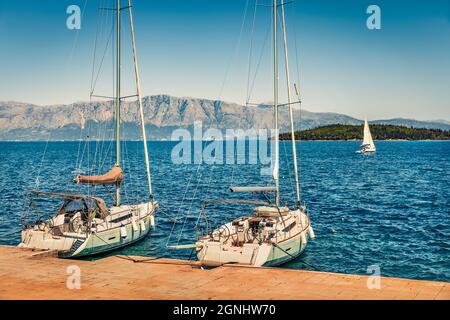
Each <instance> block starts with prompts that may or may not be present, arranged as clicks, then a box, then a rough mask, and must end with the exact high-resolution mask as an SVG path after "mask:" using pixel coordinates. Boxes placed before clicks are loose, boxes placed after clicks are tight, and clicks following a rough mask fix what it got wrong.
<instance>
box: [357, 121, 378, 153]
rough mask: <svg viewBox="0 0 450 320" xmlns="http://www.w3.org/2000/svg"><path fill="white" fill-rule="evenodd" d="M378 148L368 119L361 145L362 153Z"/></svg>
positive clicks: (365, 122)
mask: <svg viewBox="0 0 450 320" xmlns="http://www.w3.org/2000/svg"><path fill="white" fill-rule="evenodd" d="M376 150H377V149H376V148H375V144H374V143H373V139H372V134H371V133H370V129H369V123H368V122H367V119H365V120H364V137H363V141H362V144H361V146H360V147H359V152H360V153H372V152H375V151H376Z"/></svg>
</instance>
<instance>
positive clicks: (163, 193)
mask: <svg viewBox="0 0 450 320" xmlns="http://www.w3.org/2000/svg"><path fill="white" fill-rule="evenodd" d="M175 144H176V143H175V142H149V149H150V158H151V159H150V160H151V170H152V178H153V186H154V196H155V198H156V200H158V201H159V203H160V210H159V211H158V214H157V228H156V229H155V230H154V231H152V233H151V234H150V235H149V236H148V237H147V238H146V239H145V240H143V241H142V242H139V243H137V244H135V245H132V246H130V247H128V248H124V249H122V250H118V251H116V252H113V254H128V255H143V256H158V257H159V256H163V257H175V258H184V259H189V258H192V259H194V258H195V257H194V256H191V257H190V253H191V252H190V251H174V250H167V249H166V248H165V246H166V244H177V243H179V244H184V243H191V242H192V241H193V240H194V239H195V223H196V221H197V219H198V215H199V211H200V210H199V208H200V202H201V200H205V199H219V198H236V197H238V196H239V197H241V198H245V199H254V198H252V195H246V194H241V195H236V194H230V193H229V192H228V187H229V186H230V185H261V184H265V183H268V182H270V177H269V176H261V166H260V165H252V164H240V165H207V164H202V165H201V166H199V165H197V164H179V165H175V164H173V163H172V161H171V151H172V149H173V147H174V146H175ZM358 144H359V142H301V143H300V144H299V146H298V147H299V157H300V163H301V184H302V196H303V200H305V201H306V203H307V205H308V208H309V212H310V216H311V219H312V225H313V227H314V230H315V233H316V239H315V240H314V241H311V242H310V243H309V244H308V247H307V250H306V252H305V254H304V255H303V256H301V257H300V258H299V259H298V260H296V261H294V262H291V263H289V264H287V265H285V266H283V267H284V268H298V269H310V270H311V269H317V270H320V271H331V272H341V273H353V274H367V269H368V267H369V266H372V265H378V266H379V267H380V270H381V275H384V276H394V277H405V278H415V279H430V280H443V281H450V226H449V220H450V142H444V141H420V142H406V141H389V142H388V141H386V142H377V149H378V150H377V153H376V154H374V155H370V156H363V155H361V154H357V153H355V150H356V149H357V148H358ZM122 149H123V151H124V152H123V154H124V155H123V158H124V160H126V162H125V165H124V171H125V183H124V185H123V189H124V195H123V200H124V202H127V201H129V202H134V201H138V200H141V201H144V200H145V192H146V190H147V189H146V176H145V166H144V159H143V155H142V148H141V143H140V142H126V143H124V144H123V146H122ZM280 151H281V174H280V176H281V184H282V200H283V201H288V202H289V201H291V200H293V199H294V192H293V183H292V182H293V177H292V168H291V162H287V160H288V159H290V144H289V143H288V142H282V143H281V147H280ZM113 152H114V144H111V143H110V142H103V143H98V144H97V143H95V142H91V143H90V144H86V143H84V142H83V143H81V144H80V143H79V142H49V143H46V142H0V172H1V175H0V245H16V244H18V243H19V240H20V228H21V226H20V225H21V217H27V218H28V219H29V221H31V220H33V219H35V218H33V217H34V215H33V214H31V213H29V212H28V211H27V208H28V204H29V203H30V198H29V197H27V196H26V192H25V191H26V190H27V189H33V188H35V186H36V183H38V185H39V188H40V189H41V190H45V191H76V192H94V191H95V192H97V193H98V194H100V195H102V196H104V197H105V198H107V199H110V198H111V195H110V193H109V192H111V191H112V190H105V189H104V188H103V187H98V189H97V190H94V189H90V190H87V189H86V187H81V188H80V187H79V186H76V185H74V184H73V183H72V178H73V176H74V170H75V169H76V168H77V167H81V169H82V171H83V172H87V171H88V170H89V169H91V170H92V172H93V173H98V172H99V171H100V170H103V171H106V170H108V167H109V166H111V165H112V163H113ZM88 163H90V164H91V165H92V166H91V167H89V166H88V165H87V164H88ZM93 168H95V169H93ZM36 203H37V205H36V207H38V208H39V214H40V215H41V216H46V215H49V214H52V213H53V212H54V210H56V209H57V206H58V203H57V202H54V201H48V202H36ZM27 212H28V213H27ZM249 213H251V207H249V206H245V205H244V206H235V205H229V204H228V205H224V206H221V207H212V208H211V210H210V211H208V218H209V220H210V223H211V224H212V225H215V226H217V225H218V224H220V223H222V222H225V221H229V220H231V219H233V218H236V217H238V216H240V215H244V214H249ZM177 218H178V222H177V223H174V222H173V221H174V219H177Z"/></svg>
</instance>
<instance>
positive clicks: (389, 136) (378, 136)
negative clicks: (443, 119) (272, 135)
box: [280, 124, 450, 140]
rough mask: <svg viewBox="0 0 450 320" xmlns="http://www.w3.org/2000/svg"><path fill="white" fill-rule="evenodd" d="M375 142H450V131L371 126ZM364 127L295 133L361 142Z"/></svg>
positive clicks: (339, 126) (288, 136)
mask: <svg viewBox="0 0 450 320" xmlns="http://www.w3.org/2000/svg"><path fill="white" fill-rule="evenodd" d="M370 132H371V133H372V137H373V139H374V140H450V131H444V130H440V129H426V128H412V127H411V128H408V127H403V126H395V125H385V124H371V125H370ZM362 137H363V125H359V126H355V125H343V124H332V125H327V126H323V127H318V128H314V129H309V130H302V131H295V139H296V140H361V139H362ZM290 139H291V133H290V132H286V133H282V134H280V140H290Z"/></svg>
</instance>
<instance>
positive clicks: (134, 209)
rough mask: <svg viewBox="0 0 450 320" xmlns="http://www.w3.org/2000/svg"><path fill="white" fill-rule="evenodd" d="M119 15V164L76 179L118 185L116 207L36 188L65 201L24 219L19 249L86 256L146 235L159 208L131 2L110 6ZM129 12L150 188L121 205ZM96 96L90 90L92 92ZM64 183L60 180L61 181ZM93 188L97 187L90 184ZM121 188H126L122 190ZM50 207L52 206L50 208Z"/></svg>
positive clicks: (83, 196) (93, 198) (95, 199)
mask: <svg viewBox="0 0 450 320" xmlns="http://www.w3.org/2000/svg"><path fill="white" fill-rule="evenodd" d="M108 10H112V11H114V12H115V13H116V17H115V18H116V47H115V71H116V72H115V75H116V78H115V97H114V99H115V104H114V109H115V110H114V113H115V121H114V122H115V146H116V150H115V151H116V154H115V165H114V166H113V167H112V168H111V170H110V171H109V172H107V173H106V174H104V175H97V176H89V175H80V174H78V175H76V177H75V179H74V182H75V183H77V184H86V185H90V186H96V185H97V186H98V185H100V186H102V185H103V186H105V187H106V188H107V187H108V186H113V187H115V192H114V194H113V193H112V192H111V196H112V198H113V204H112V206H109V207H108V206H107V205H106V202H105V200H104V199H102V198H99V197H97V196H94V195H92V194H71V193H66V192H42V191H38V190H32V191H31V195H32V197H33V199H34V198H36V197H47V198H48V197H51V198H55V197H56V198H58V199H61V205H60V206H59V208H55V212H56V214H55V215H54V216H53V217H52V218H50V219H47V220H41V219H40V218H38V219H37V221H36V220H33V221H32V223H31V224H30V223H28V222H27V221H25V222H24V226H23V230H22V239H21V243H20V244H19V246H20V247H25V248H31V249H43V250H56V251H57V252H58V255H59V256H60V257H63V258H73V257H84V256H89V255H94V254H98V253H102V252H106V251H110V250H114V249H117V248H120V247H124V246H127V245H129V244H131V243H134V242H136V241H138V240H141V239H143V238H144V237H145V236H146V235H147V234H148V232H149V230H150V227H151V226H153V225H154V216H155V211H156V209H157V207H158V203H157V202H156V201H155V200H154V199H153V196H152V184H151V177H150V165H149V158H148V150H147V138H146V132H145V125H144V123H145V121H144V120H145V119H144V111H143V105H142V97H141V89H140V77H139V68H138V65H137V58H136V47H135V41H134V28H133V12H132V7H131V1H130V0H128V3H127V6H122V4H121V1H120V0H117V6H116V7H115V8H108ZM123 10H127V11H128V13H129V18H130V29H131V39H132V47H133V48H132V49H133V60H134V74H135V82H136V95H133V97H137V102H138V110H139V117H140V119H139V120H140V121H139V122H140V125H141V130H142V139H143V150H144V156H145V165H146V174H147V183H148V190H147V192H148V193H147V194H146V201H145V202H142V203H128V204H124V203H122V199H121V183H122V181H123V180H124V179H125V178H126V177H124V173H123V171H122V168H121V164H122V162H121V161H122V160H121V134H120V131H121V130H120V129H121V118H120V111H121V100H122V99H124V98H126V97H123V96H121V88H120V80H121V72H120V70H121V44H120V43H121V32H120V27H121V11H123ZM91 96H92V92H91ZM61 185H62V183H61ZM92 189H95V188H92ZM122 192H123V191H122ZM46 209H48V208H46Z"/></svg>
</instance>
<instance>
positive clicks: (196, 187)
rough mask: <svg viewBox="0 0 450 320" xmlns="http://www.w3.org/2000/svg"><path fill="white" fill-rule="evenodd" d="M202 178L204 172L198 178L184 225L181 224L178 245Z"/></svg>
mask: <svg viewBox="0 0 450 320" xmlns="http://www.w3.org/2000/svg"><path fill="white" fill-rule="evenodd" d="M201 178H202V174H200V177H199V178H198V179H197V185H196V186H195V190H194V194H193V195H192V199H191V203H190V205H189V209H188V211H187V213H186V215H185V217H184V222H183V225H182V226H181V232H180V235H179V236H178V240H177V245H178V244H179V243H180V240H181V236H182V235H183V231H184V227H185V225H186V222H187V218H188V217H189V215H190V213H191V209H192V205H193V203H194V200H195V198H196V195H197V190H198V186H199V185H200V181H201Z"/></svg>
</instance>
